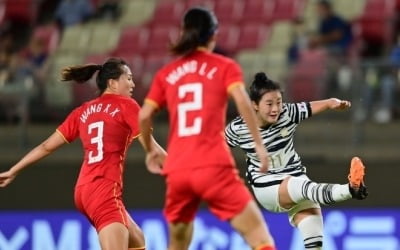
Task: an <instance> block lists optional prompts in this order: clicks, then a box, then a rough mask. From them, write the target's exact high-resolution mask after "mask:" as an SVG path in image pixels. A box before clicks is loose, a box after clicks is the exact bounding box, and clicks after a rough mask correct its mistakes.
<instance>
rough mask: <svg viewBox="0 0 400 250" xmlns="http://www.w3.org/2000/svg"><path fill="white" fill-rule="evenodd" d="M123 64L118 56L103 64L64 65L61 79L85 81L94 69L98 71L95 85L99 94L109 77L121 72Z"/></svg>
mask: <svg viewBox="0 0 400 250" xmlns="http://www.w3.org/2000/svg"><path fill="white" fill-rule="evenodd" d="M123 65H127V64H126V62H125V61H124V60H122V59H119V58H110V59H108V60H107V61H106V62H105V63H104V64H102V65H101V64H85V65H74V66H69V67H65V68H63V69H62V71H61V80H62V81H75V82H77V83H85V82H87V81H88V80H89V79H90V78H92V77H93V75H94V73H95V72H96V71H99V72H98V74H97V77H96V83H97V87H98V89H99V90H100V94H101V93H103V92H104V90H106V88H107V82H108V80H109V79H115V80H116V79H118V78H119V77H120V76H121V75H122V74H123V73H124V70H123V68H122V66H123Z"/></svg>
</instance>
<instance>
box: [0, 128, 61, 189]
mask: <svg viewBox="0 0 400 250" xmlns="http://www.w3.org/2000/svg"><path fill="white" fill-rule="evenodd" d="M64 143H66V141H65V140H64V138H63V137H62V135H61V134H60V133H59V132H54V133H53V134H52V135H51V136H50V137H49V138H47V139H46V140H45V141H43V142H42V143H41V144H39V145H38V146H36V147H35V148H34V149H32V150H31V151H30V152H29V153H27V154H26V155H25V156H24V157H22V159H21V160H20V161H19V162H17V163H16V164H15V165H14V166H12V167H11V168H10V169H9V170H8V171H6V172H3V173H0V187H5V186H7V185H8V184H10V183H11V182H12V181H13V180H14V178H15V177H16V176H17V175H18V174H19V173H20V172H21V171H22V170H23V169H25V168H26V167H28V166H30V165H31V164H33V163H35V162H37V161H39V160H41V159H43V158H44V157H46V156H48V155H49V154H51V153H52V152H53V151H55V150H56V149H58V148H59V147H60V146H62V145H63V144H64Z"/></svg>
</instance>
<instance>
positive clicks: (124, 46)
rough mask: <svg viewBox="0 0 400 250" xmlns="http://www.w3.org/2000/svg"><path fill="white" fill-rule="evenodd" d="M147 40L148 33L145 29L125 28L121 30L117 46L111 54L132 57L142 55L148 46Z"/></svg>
mask: <svg viewBox="0 0 400 250" xmlns="http://www.w3.org/2000/svg"><path fill="white" fill-rule="evenodd" d="M148 39H149V31H148V29H147V28H142V27H136V26H127V27H125V28H123V29H122V31H121V35H120V37H119V40H118V43H117V46H116V48H115V49H114V51H113V52H112V53H111V54H112V55H114V56H121V55H126V56H128V57H132V56H134V55H136V54H140V53H143V51H144V50H145V48H146V47H147V45H148V41H149V40H148Z"/></svg>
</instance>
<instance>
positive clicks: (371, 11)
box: [362, 0, 396, 20]
mask: <svg viewBox="0 0 400 250" xmlns="http://www.w3.org/2000/svg"><path fill="white" fill-rule="evenodd" d="M395 7H396V2H395V0H368V1H366V4H365V7H364V11H363V15H362V17H363V18H365V19H368V20H371V19H375V20H376V19H379V20H382V19H393V18H394V17H395V15H396V8H395Z"/></svg>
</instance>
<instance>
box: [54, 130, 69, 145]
mask: <svg viewBox="0 0 400 250" xmlns="http://www.w3.org/2000/svg"><path fill="white" fill-rule="evenodd" d="M56 132H57V133H58V134H59V135H61V137H62V138H63V140H64V141H65V142H66V143H68V144H69V141H68V140H67V139H66V138H65V136H64V135H63V134H62V133H61V131H60V130H58V129H56Z"/></svg>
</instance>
